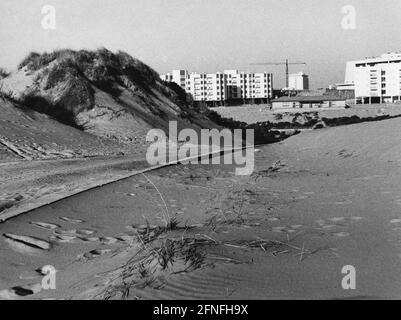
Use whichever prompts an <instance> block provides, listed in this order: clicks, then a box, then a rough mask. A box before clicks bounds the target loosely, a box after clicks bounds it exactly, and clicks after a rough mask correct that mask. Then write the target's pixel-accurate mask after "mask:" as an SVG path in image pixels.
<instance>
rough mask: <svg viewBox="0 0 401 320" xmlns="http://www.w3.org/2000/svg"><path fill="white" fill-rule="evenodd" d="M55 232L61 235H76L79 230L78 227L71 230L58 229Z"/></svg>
mask: <svg viewBox="0 0 401 320" xmlns="http://www.w3.org/2000/svg"><path fill="white" fill-rule="evenodd" d="M54 234H56V235H59V234H62V235H73V236H76V235H77V230H76V229H70V230H66V229H57V230H54Z"/></svg>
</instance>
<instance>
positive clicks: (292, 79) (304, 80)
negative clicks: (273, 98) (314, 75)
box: [288, 72, 309, 91]
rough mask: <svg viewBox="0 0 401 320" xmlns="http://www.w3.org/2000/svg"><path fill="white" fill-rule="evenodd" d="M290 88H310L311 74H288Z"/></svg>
mask: <svg viewBox="0 0 401 320" xmlns="http://www.w3.org/2000/svg"><path fill="white" fill-rule="evenodd" d="M288 89H290V90H296V91H302V90H309V76H308V75H306V74H305V73H303V72H299V73H293V74H290V75H289V76H288Z"/></svg>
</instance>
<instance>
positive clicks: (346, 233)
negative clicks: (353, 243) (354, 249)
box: [333, 232, 350, 238]
mask: <svg viewBox="0 0 401 320" xmlns="http://www.w3.org/2000/svg"><path fill="white" fill-rule="evenodd" d="M349 235H350V234H349V233H348V232H337V233H333V236H335V237H339V238H345V237H348V236H349Z"/></svg>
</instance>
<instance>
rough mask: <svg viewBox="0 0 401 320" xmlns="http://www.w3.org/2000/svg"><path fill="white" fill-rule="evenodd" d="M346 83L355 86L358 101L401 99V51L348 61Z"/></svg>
mask: <svg viewBox="0 0 401 320" xmlns="http://www.w3.org/2000/svg"><path fill="white" fill-rule="evenodd" d="M345 84H348V85H353V86H354V88H355V102H356V103H386V102H387V103H389V102H390V103H391V102H396V101H401V53H387V54H383V55H381V56H379V57H372V58H366V59H364V60H359V61H350V62H348V63H347V66H346V73H345Z"/></svg>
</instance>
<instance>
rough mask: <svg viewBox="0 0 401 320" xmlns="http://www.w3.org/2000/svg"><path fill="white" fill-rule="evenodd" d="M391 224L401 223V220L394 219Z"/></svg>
mask: <svg viewBox="0 0 401 320" xmlns="http://www.w3.org/2000/svg"><path fill="white" fill-rule="evenodd" d="M390 223H393V224H394V223H401V219H393V220H390Z"/></svg>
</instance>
